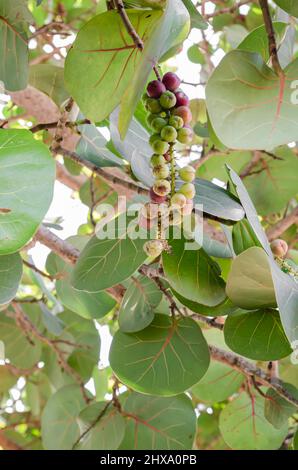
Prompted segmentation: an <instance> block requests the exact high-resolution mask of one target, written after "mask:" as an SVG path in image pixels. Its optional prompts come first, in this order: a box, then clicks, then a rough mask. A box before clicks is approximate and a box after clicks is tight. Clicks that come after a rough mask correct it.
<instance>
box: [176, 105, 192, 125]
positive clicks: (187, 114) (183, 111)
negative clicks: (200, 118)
mask: <svg viewBox="0 0 298 470" xmlns="http://www.w3.org/2000/svg"><path fill="white" fill-rule="evenodd" d="M173 114H174V116H180V117H181V118H182V119H183V121H184V124H189V123H190V122H191V120H192V114H191V110H190V109H189V108H188V107H187V106H179V107H178V108H176V109H174V111H173Z"/></svg>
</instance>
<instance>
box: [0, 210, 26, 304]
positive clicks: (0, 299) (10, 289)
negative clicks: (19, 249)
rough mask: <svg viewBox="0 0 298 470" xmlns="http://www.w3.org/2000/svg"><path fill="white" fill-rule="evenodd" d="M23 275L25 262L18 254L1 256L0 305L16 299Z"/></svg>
mask: <svg viewBox="0 0 298 470" xmlns="http://www.w3.org/2000/svg"><path fill="white" fill-rule="evenodd" d="M0 217H1V216H0ZM22 273H23V262H22V258H21V257H20V255H19V254H18V253H14V254H12V255H6V256H5V255H4V256H0V305H1V304H7V303H8V302H10V301H11V300H12V299H13V298H14V297H15V295H16V293H17V290H18V287H19V283H20V281H21V278H22Z"/></svg>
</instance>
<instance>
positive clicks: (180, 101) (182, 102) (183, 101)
mask: <svg viewBox="0 0 298 470" xmlns="http://www.w3.org/2000/svg"><path fill="white" fill-rule="evenodd" d="M175 96H176V100H177V101H176V107H177V108H178V107H179V106H188V105H189V98H188V96H187V95H186V94H185V93H183V91H176V93H175Z"/></svg>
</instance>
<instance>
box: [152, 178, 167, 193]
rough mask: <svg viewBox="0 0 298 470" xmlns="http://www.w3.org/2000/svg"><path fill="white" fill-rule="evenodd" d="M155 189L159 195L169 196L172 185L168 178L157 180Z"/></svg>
mask: <svg viewBox="0 0 298 470" xmlns="http://www.w3.org/2000/svg"><path fill="white" fill-rule="evenodd" d="M153 191H154V192H155V194H157V195H158V196H167V195H168V194H169V193H170V192H171V185H170V183H169V181H168V180H164V179H159V180H156V181H155V183H154V185H153Z"/></svg>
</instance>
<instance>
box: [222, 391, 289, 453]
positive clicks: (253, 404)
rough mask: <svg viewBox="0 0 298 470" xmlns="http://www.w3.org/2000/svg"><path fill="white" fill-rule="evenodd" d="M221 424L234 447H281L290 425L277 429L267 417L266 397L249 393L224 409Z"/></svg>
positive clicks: (263, 448) (231, 445) (228, 441)
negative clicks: (265, 410) (265, 412)
mask: <svg viewBox="0 0 298 470" xmlns="http://www.w3.org/2000/svg"><path fill="white" fill-rule="evenodd" d="M219 428H220V431H221V434H222V436H223V438H224V440H225V442H226V443H227V444H228V445H229V446H230V447H231V448H232V449H234V450H274V449H278V448H279V447H280V446H281V444H282V442H283V440H284V438H285V437H286V435H287V433H288V426H287V425H285V426H283V427H282V428H281V429H278V430H277V429H275V428H274V427H273V426H272V425H271V424H270V423H269V421H267V420H266V419H265V417H264V398H263V397H262V396H260V395H255V396H252V397H250V396H249V395H248V394H246V393H241V395H240V396H239V397H238V398H236V399H235V400H233V401H232V402H230V403H229V404H228V405H227V406H226V407H225V408H224V409H223V411H222V412H221V414H220V417H219Z"/></svg>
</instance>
